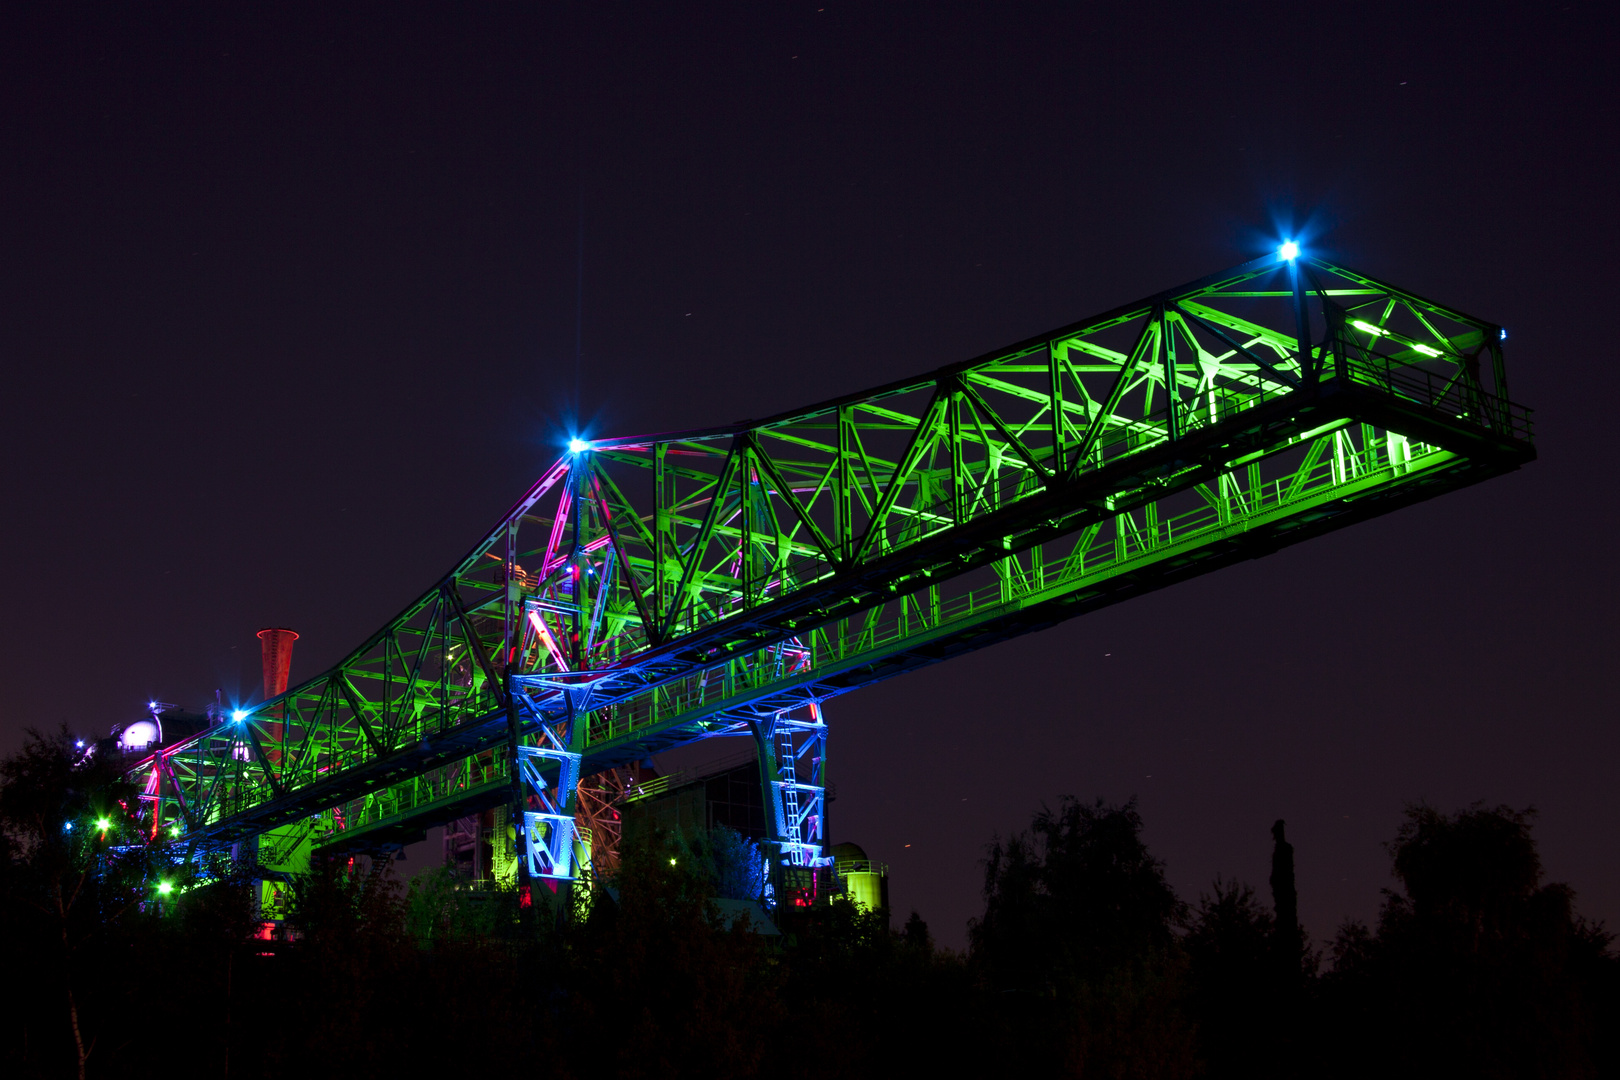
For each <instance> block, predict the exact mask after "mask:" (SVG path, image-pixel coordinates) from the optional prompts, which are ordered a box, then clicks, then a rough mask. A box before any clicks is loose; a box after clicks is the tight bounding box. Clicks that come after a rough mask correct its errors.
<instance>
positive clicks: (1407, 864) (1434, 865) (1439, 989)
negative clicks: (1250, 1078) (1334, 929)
mask: <svg viewBox="0 0 1620 1080" xmlns="http://www.w3.org/2000/svg"><path fill="white" fill-rule="evenodd" d="M1532 817H1533V811H1530V810H1525V811H1515V810H1513V809H1511V808H1509V807H1506V806H1495V807H1488V806H1485V805H1483V804H1476V805H1474V806H1473V807H1470V808H1469V809H1467V810H1463V811H1460V812H1458V813H1456V814H1444V813H1441V812H1440V811H1438V810H1436V809H1434V808H1432V807H1429V806H1422V805H1419V806H1413V807H1410V808H1409V809H1408V811H1407V816H1406V821H1405V823H1404V824H1403V825H1402V827H1401V830H1400V832H1399V833H1398V834H1397V836H1396V838H1395V840H1394V841H1393V842H1392V843H1391V844H1390V845H1389V850H1390V854H1391V855H1392V856H1393V862H1394V872H1395V876H1396V877H1397V878H1398V879H1399V880H1400V882H1401V885H1402V887H1403V890H1404V891H1403V892H1386V894H1385V902H1384V906H1383V910H1382V912H1381V913H1380V916H1379V922H1378V929H1377V933H1376V934H1372V933H1369V932H1368V931H1367V930H1366V928H1364V927H1361V926H1359V925H1355V924H1350V925H1347V926H1346V927H1345V928H1344V929H1343V930H1341V932H1340V934H1339V938H1338V940H1337V942H1336V943H1335V947H1334V956H1335V970H1334V973H1333V976H1332V978H1331V979H1330V980H1329V990H1330V996H1331V1001H1330V1003H1329V1004H1330V1012H1333V1013H1336V1014H1337V1015H1340V1016H1343V1017H1346V1018H1347V1019H1349V1020H1350V1021H1351V1024H1353V1025H1354V1026H1353V1027H1347V1028H1343V1029H1341V1031H1340V1036H1339V1037H1340V1039H1341V1040H1342V1046H1343V1048H1344V1050H1345V1054H1344V1055H1343V1058H1342V1059H1341V1061H1342V1064H1343V1066H1344V1070H1345V1072H1346V1073H1347V1074H1350V1073H1356V1072H1358V1071H1360V1072H1361V1074H1363V1075H1364V1074H1365V1070H1367V1069H1370V1068H1373V1067H1376V1068H1377V1069H1378V1070H1379V1071H1381V1072H1383V1073H1385V1074H1386V1075H1397V1076H1419V1075H1423V1076H1434V1075H1456V1076H1479V1077H1583V1076H1594V1075H1597V1072H1596V1069H1597V1062H1598V1057H1597V1053H1598V1046H1597V1039H1598V1036H1599V1034H1600V1027H1609V1026H1612V1025H1613V1024H1614V1022H1615V1017H1614V1016H1613V1015H1612V1014H1610V1015H1601V1014H1600V1011H1599V1010H1600V1009H1601V1008H1602V1007H1603V1004H1604V1002H1605V1000H1606V998H1605V995H1606V990H1605V987H1606V986H1607V987H1612V985H1613V979H1614V969H1615V961H1614V959H1613V957H1612V956H1610V954H1609V953H1608V951H1607V949H1608V945H1609V942H1610V940H1611V939H1610V936H1609V935H1608V934H1607V933H1605V932H1604V931H1603V930H1602V929H1601V928H1599V927H1593V926H1590V925H1588V924H1586V923H1585V922H1583V921H1582V920H1581V919H1579V918H1578V917H1577V916H1576V915H1575V914H1574V911H1573V906H1572V899H1573V895H1574V894H1573V892H1572V891H1571V890H1570V889H1569V887H1568V886H1566V885H1561V884H1547V885H1544V884H1542V880H1541V879H1542V867H1541V861H1540V858H1539V856H1538V854H1537V852H1536V845H1535V841H1534V839H1533V838H1532V836H1531V833H1530V829H1531V822H1532ZM1607 1000H1608V1002H1609V1007H1612V998H1610V999H1607Z"/></svg>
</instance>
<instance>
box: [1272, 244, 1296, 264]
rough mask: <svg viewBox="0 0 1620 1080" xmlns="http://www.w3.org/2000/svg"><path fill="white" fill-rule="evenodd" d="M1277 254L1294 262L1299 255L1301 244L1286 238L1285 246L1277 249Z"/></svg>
mask: <svg viewBox="0 0 1620 1080" xmlns="http://www.w3.org/2000/svg"><path fill="white" fill-rule="evenodd" d="M1277 254H1278V255H1279V256H1280V257H1281V258H1282V259H1283V260H1285V261H1287V262H1293V261H1294V259H1295V258H1296V257H1297V256H1298V255H1299V245H1298V244H1296V243H1294V242H1293V241H1292V240H1284V241H1283V246H1282V247H1280V248H1278V249H1277Z"/></svg>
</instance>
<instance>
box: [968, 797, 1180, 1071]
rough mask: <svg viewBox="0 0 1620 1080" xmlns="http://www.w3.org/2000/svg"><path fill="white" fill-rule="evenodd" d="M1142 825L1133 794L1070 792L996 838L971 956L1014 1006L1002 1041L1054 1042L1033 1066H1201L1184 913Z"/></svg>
mask: <svg viewBox="0 0 1620 1080" xmlns="http://www.w3.org/2000/svg"><path fill="white" fill-rule="evenodd" d="M1141 829H1142V819H1141V816H1140V815H1139V814H1138V813H1137V810H1136V803H1135V800H1132V801H1131V802H1128V803H1126V804H1125V805H1123V806H1108V805H1106V804H1105V803H1103V802H1102V801H1101V800H1098V801H1097V802H1096V803H1095V804H1087V803H1081V802H1079V801H1078V800H1075V799H1066V800H1064V801H1063V803H1062V804H1061V805H1060V806H1059V808H1058V809H1057V811H1056V812H1053V811H1052V810H1050V809H1047V808H1043V809H1042V810H1041V811H1040V812H1039V813H1037V814H1036V815H1035V818H1034V820H1033V821H1032V822H1031V824H1030V830H1029V832H1028V833H1023V834H1019V835H1016V836H1013V837H1011V838H1009V839H1008V840H1006V841H1005V842H1003V841H1001V840H996V841H993V842H992V843H991V845H990V848H989V851H988V854H987V857H986V860H985V885H984V893H985V913H984V915H983V917H981V918H979V919H976V920H974V921H973V922H972V923H971V924H970V926H969V937H970V941H971V949H972V951H971V959H972V962H973V964H974V966H975V968H976V970H977V971H978V972H979V973H980V975H981V977H982V978H983V979H984V980H985V981H986V982H987V983H988V985H989V987H990V988H992V989H993V990H995V991H997V992H998V993H999V994H1000V995H1001V996H1002V1000H1003V1001H1007V1002H1009V1003H1010V1010H1009V1012H1008V1013H1006V1014H1004V1019H1005V1020H1006V1021H1007V1022H1008V1025H1009V1026H1008V1028H1007V1029H1006V1037H1007V1038H1009V1039H1012V1040H1016V1041H1018V1042H1021V1043H1023V1044H1025V1045H1030V1046H1037V1045H1042V1044H1045V1045H1046V1046H1048V1047H1049V1048H1050V1053H1051V1054H1052V1057H1051V1058H1050V1059H1048V1060H1045V1061H1041V1060H1038V1059H1037V1060H1032V1061H1030V1062H1029V1063H1028V1067H1032V1068H1046V1069H1051V1068H1055V1067H1063V1068H1067V1069H1068V1070H1070V1071H1075V1072H1088V1071H1090V1072H1097V1073H1100V1074H1102V1075H1109V1074H1113V1075H1121V1076H1127V1075H1144V1076H1147V1075H1156V1076H1178V1075H1190V1073H1191V1070H1192V1069H1193V1067H1194V1059H1193V1041H1192V1029H1191V1026H1190V1024H1189V1023H1188V1021H1187V1019H1186V1017H1185V1016H1184V1015H1183V1010H1182V1005H1181V1002H1182V999H1183V997H1184V994H1185V989H1186V988H1185V975H1186V972H1185V962H1184V959H1183V956H1182V954H1181V951H1180V949H1179V947H1178V945H1177V942H1176V938H1175V931H1176V928H1177V927H1178V926H1180V925H1181V924H1182V923H1183V922H1184V921H1185V916H1186V908H1185V905H1183V904H1182V902H1181V901H1180V900H1179V899H1178V898H1177V897H1176V894H1175V892H1174V890H1172V889H1171V888H1170V886H1169V884H1168V883H1167V882H1166V881H1165V878H1164V867H1163V864H1161V863H1160V862H1159V861H1158V860H1157V859H1154V858H1153V857H1152V856H1151V855H1150V854H1149V853H1148V850H1147V846H1146V845H1145V844H1144V843H1143V842H1142V838H1141ZM1043 1029H1046V1030H1044V1031H1043ZM1054 1029H1055V1030H1057V1031H1060V1032H1062V1038H1061V1039H1060V1040H1059V1041H1058V1042H1057V1043H1056V1044H1053V1043H1052V1040H1051V1036H1050V1031H1051V1030H1054Z"/></svg>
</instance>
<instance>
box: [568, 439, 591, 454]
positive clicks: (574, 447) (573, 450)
mask: <svg viewBox="0 0 1620 1080" xmlns="http://www.w3.org/2000/svg"><path fill="white" fill-rule="evenodd" d="M590 448H591V444H590V443H588V442H586V441H585V440H584V439H569V440H568V452H569V453H570V454H578V453H582V452H584V451H586V450H589V449H590Z"/></svg>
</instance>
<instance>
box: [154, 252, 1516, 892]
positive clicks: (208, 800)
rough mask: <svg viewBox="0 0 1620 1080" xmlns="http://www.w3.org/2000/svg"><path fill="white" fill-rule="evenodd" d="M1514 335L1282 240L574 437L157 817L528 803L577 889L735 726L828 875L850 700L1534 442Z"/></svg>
mask: <svg viewBox="0 0 1620 1080" xmlns="http://www.w3.org/2000/svg"><path fill="white" fill-rule="evenodd" d="M1505 336H1506V335H1505V332H1504V331H1503V330H1502V328H1501V327H1500V326H1498V325H1496V324H1494V323H1490V322H1488V321H1485V320H1481V319H1477V318H1475V317H1473V316H1469V315H1466V314H1464V313H1462V312H1459V311H1457V310H1456V309H1453V308H1449V307H1446V306H1444V305H1441V304H1437V303H1435V302H1433V301H1430V300H1427V299H1425V298H1423V297H1420V296H1418V295H1416V294H1414V293H1412V292H1410V291H1407V290H1403V289H1401V288H1399V287H1397V286H1394V285H1391V284H1389V283H1387V282H1383V281H1380V280H1378V279H1375V278H1372V277H1370V276H1367V275H1364V274H1360V273H1358V272H1356V271H1353V270H1349V269H1346V268H1344V267H1338V266H1333V265H1331V264H1328V263H1326V262H1323V261H1321V260H1317V259H1313V258H1311V257H1309V256H1307V255H1306V254H1304V253H1300V252H1297V251H1296V252H1294V253H1293V257H1292V258H1289V257H1287V254H1286V253H1282V252H1279V253H1277V254H1273V255H1271V256H1267V257H1265V258H1262V259H1257V260H1254V261H1252V262H1249V263H1245V264H1243V265H1241V266H1238V267H1233V268H1231V269H1229V270H1225V271H1222V272H1220V273H1217V274H1213V275H1210V276H1209V277H1206V278H1203V279H1200V280H1199V281H1196V282H1192V283H1190V284H1188V285H1184V286H1180V287H1178V288H1176V289H1171V290H1167V291H1165V292H1163V293H1159V294H1156V295H1154V296H1151V297H1147V298H1145V299H1143V300H1140V301H1137V302H1135V303H1132V304H1128V305H1124V306H1122V307H1120V308H1117V309H1115V310H1113V311H1110V312H1105V313H1103V314H1102V315H1099V316H1096V317H1094V318H1090V319H1085V320H1081V321H1079V322H1076V323H1073V324H1070V325H1068V326H1065V327H1060V328H1058V329H1056V330H1053V331H1051V332H1049V333H1046V334H1042V335H1038V336H1036V337H1034V338H1031V339H1028V340H1026V341H1023V342H1019V343H1016V344H1014V345H1011V346H1008V347H1007V348H1004V349H999V350H996V351H994V352H992V353H989V354H986V355H985V356H982V357H979V358H977V359H974V360H970V361H967V362H963V363H958V364H952V365H949V366H947V367H944V368H939V369H937V370H935V371H932V372H929V373H927V374H925V375H921V376H917V377H915V378H911V379H905V380H901V381H898V382H895V383H891V384H888V385H886V386H882V387H878V388H876V389H874V390H869V391H865V392H863V393H859V394H853V395H849V396H846V397H843V398H838V399H834V400H832V401H828V402H823V403H820V404H818V405H814V406H811V407H809V408H807V409H801V410H795V411H793V412H789V413H784V414H782V415H780V416H776V417H771V418H769V419H766V420H763V421H757V422H748V423H742V424H736V425H730V426H727V427H722V428H712V429H704V430H697V431H684V432H676V433H670V434H662V435H652V436H638V437H627V438H614V439H594V440H589V441H586V440H583V439H577V440H574V441H573V442H572V443H571V445H570V450H569V453H568V454H566V455H565V456H564V457H562V458H561V459H560V460H558V461H557V462H556V463H555V464H553V465H552V466H551V468H549V469H548V470H547V471H546V472H545V474H544V475H543V476H542V477H541V478H540V480H539V481H537V482H536V484H535V485H534V486H533V487H531V488H530V490H529V491H528V492H526V493H525V494H524V496H523V498H522V499H520V500H519V501H518V502H517V504H515V505H514V506H513V507H512V508H511V510H509V511H508V513H507V514H506V515H505V516H504V517H503V518H502V519H501V521H500V522H499V523H498V524H497V525H496V526H495V528H494V529H492V530H491V531H490V532H489V533H488V534H486V536H485V537H484V539H483V540H482V541H480V543H479V544H478V545H477V546H475V547H474V548H473V550H472V551H471V552H469V553H468V555H467V556H466V557H465V558H464V559H463V560H462V561H461V562H460V563H458V564H457V565H456V567H455V568H454V569H453V570H452V571H451V572H450V573H449V574H448V575H446V577H445V578H443V579H442V580H441V581H439V582H438V583H437V584H436V585H435V586H434V587H433V588H431V589H429V590H428V591H427V592H426V593H424V594H422V595H421V596H420V597H418V598H417V599H416V600H415V601H414V602H413V603H412V604H410V605H409V606H407V607H406V609H405V610H404V611H402V612H401V613H400V614H399V615H398V616H397V617H396V618H395V619H393V620H392V621H390V622H389V623H388V624H387V625H386V626H385V627H383V628H382V629H381V630H379V631H378V632H377V633H376V634H374V635H372V636H371V637H370V638H368V639H367V640H366V641H365V642H363V643H362V644H361V645H360V647H359V648H357V649H356V650H355V651H354V652H353V653H351V654H350V655H349V656H347V657H346V658H344V660H343V661H341V662H340V663H339V664H337V665H335V666H334V667H333V668H331V669H329V670H328V671H326V672H323V673H321V674H319V675H317V676H315V677H314V678H312V679H309V680H306V681H305V682H303V683H301V684H300V685H298V686H295V687H293V688H291V689H289V690H288V691H287V692H286V693H284V694H280V695H277V696H276V697H274V698H272V699H271V700H269V701H267V702H264V703H262V704H259V705H256V706H253V707H251V708H244V709H243V710H242V712H243V713H244V716H243V717H242V718H241V719H240V720H239V721H238V722H235V723H232V724H228V725H227V724H221V725H217V726H215V727H213V728H210V729H209V730H208V731H206V732H203V733H201V734H199V735H197V736H196V737H194V738H191V739H188V740H185V741H183V742H181V743H177V744H174V745H171V746H166V747H164V748H162V749H161V750H160V751H158V752H156V753H155V754H153V755H151V756H149V757H147V758H145V759H143V760H142V761H141V762H140V763H139V764H137V765H136V766H135V772H136V773H137V774H138V775H139V776H140V778H141V779H143V781H145V782H146V783H147V785H148V786H147V793H148V798H147V799H146V801H145V803H144V813H145V814H146V815H147V821H148V823H149V827H150V829H151V830H152V835H154V836H155V835H158V834H159V832H162V833H164V834H165V835H166V834H167V833H168V832H170V831H171V830H177V831H178V833H179V835H180V838H181V840H182V841H183V842H184V843H187V844H190V845H193V846H203V847H206V846H209V845H220V844H226V843H232V842H236V841H241V840H245V839H251V838H257V837H267V838H269V839H270V840H271V841H272V842H274V843H280V842H281V839H279V838H285V837H288V836H290V835H291V832H292V831H293V830H297V829H301V828H303V827H304V825H305V824H306V823H308V822H310V821H311V820H314V821H315V822H316V825H315V826H314V827H313V828H311V830H310V832H309V833H308V834H307V836H306V837H305V838H304V839H301V840H299V841H298V842H299V843H303V844H307V845H313V846H319V847H321V848H323V849H326V850H332V851H363V850H376V849H385V848H386V847H388V846H389V845H397V844H398V843H400V842H402V840H403V839H405V838H408V837H410V836H412V835H415V834H417V833H419V832H420V830H421V829H422V828H423V827H425V826H427V825H432V824H437V823H440V822H443V821H446V820H450V819H453V818H456V817H459V816H461V815H463V814H466V813H470V812H472V811H474V810H477V809H480V808H486V807H490V806H495V805H499V804H507V805H516V806H518V807H520V808H521V809H522V815H521V816H520V817H519V821H520V822H521V827H522V830H523V834H524V835H523V838H522V843H521V844H520V847H521V849H522V850H523V851H524V852H525V853H526V857H525V858H524V859H522V860H520V865H521V869H522V872H523V873H524V874H533V875H534V876H537V877H550V878H555V879H559V880H570V879H572V878H573V877H575V876H577V874H578V867H579V865H580V859H581V852H580V850H579V845H578V844H577V843H574V841H575V840H576V837H575V836H574V833H573V830H572V829H571V828H570V827H569V826H568V825H567V824H566V819H569V818H570V817H571V816H572V815H573V814H574V813H575V811H576V801H575V793H574V792H575V788H576V787H577V786H578V782H579V778H580V777H581V776H586V777H589V776H592V775H594V774H597V773H599V772H600V771H602V770H606V769H611V768H614V767H618V766H624V765H628V764H630V763H632V762H635V761H639V760H641V759H644V758H646V757H648V756H650V755H653V754H656V753H659V752H661V751H663V750H667V749H670V748H672V747H675V746H680V745H685V744H689V743H692V742H695V741H699V740H705V739H711V738H723V737H739V738H749V739H752V740H753V742H754V745H755V746H756V748H757V750H758V752H759V756H760V763H761V770H760V771H761V783H762V784H764V785H766V790H765V791H764V792H763V794H764V796H765V798H766V803H767V807H768V808H769V813H768V816H769V817H770V819H771V824H772V827H773V830H774V833H775V835H774V837H773V842H774V844H775V846H776V848H777V852H778V858H779V860H780V862H781V863H782V864H784V865H785V866H787V867H813V866H814V865H815V864H816V863H817V861H818V860H820V859H822V858H823V854H822V852H823V848H824V844H825V839H826V835H825V804H826V798H825V761H826V726H825V723H824V715H823V713H822V708H823V703H824V702H826V701H827V700H828V699H829V698H832V697H834V696H836V695H838V694H841V693H845V692H848V691H849V690H852V689H856V688H858V687H860V686H865V685H870V684H871V683H873V682H876V681H879V680H881V679H885V678H890V677H892V676H894V675H898V674H903V673H905V672H907V671H912V670H915V669H917V668H919V667H922V666H925V665H928V664H932V663H938V662H941V661H944V660H948V659H950V658H951V657H953V656H957V655H961V654H962V653H964V652H967V651H971V650H973V649H977V648H981V647H983V646H985V645H988V644H992V643H995V642H998V641H1004V640H1007V639H1008V638H1011V637H1014V636H1017V635H1020V634H1023V633H1028V632H1030V631H1033V630H1039V629H1042V628H1044V627H1047V626H1051V625H1053V624H1055V623H1057V622H1059V621H1062V620H1063V619H1066V618H1071V617H1073V616H1075V615H1079V614H1083V613H1085V612H1087V611H1092V610H1096V609H1097V608H1099V607H1102V606H1106V605H1107V604H1111V603H1115V602H1118V601H1119V600H1122V599H1126V598H1129V597H1131V596H1136V595H1140V594H1142V593H1144V592H1148V591H1151V590H1154V589H1157V588H1161V587H1164V586H1166V585H1169V584H1173V583H1175V582H1176V581H1181V580H1185V579H1187V578H1189V577H1193V576H1196V575H1199V574H1202V573H1206V572H1209V571H1211V570H1214V569H1217V568H1219V567H1221V566H1225V565H1228V564H1230V563H1232V562H1236V561H1240V560H1245V559H1250V558H1255V557H1257V556H1259V555H1263V554H1265V553H1267V552H1270V551H1273V550H1275V549H1277V548H1278V547H1281V546H1284V545H1287V544H1291V543H1296V542H1298V541H1300V540H1304V539H1308V538H1310V537H1312V536H1316V535H1320V534H1322V533H1324V532H1327V531H1330V530H1333V529H1337V528H1342V527H1345V526H1347V525H1351V524H1354V523H1355V522H1358V521H1362V520H1366V519H1368V518H1370V517H1373V516H1376V515H1379V514H1383V513H1387V512H1390V511H1392V510H1395V509H1398V508H1400V507H1402V506H1406V505H1409V504H1411V503H1414V502H1418V501H1421V500H1423V499H1427V498H1431V497H1433V496H1435V495H1438V494H1442V493H1444V492H1446V491H1451V490H1455V489H1457V488H1460V487H1463V486H1467V485H1470V484H1473V483H1477V482H1479V481H1481V480H1484V479H1488V478H1489V477H1492V476H1496V475H1500V474H1501V473H1504V472H1508V471H1511V470H1513V469H1516V468H1518V467H1519V466H1520V465H1522V464H1524V463H1526V462H1528V461H1531V460H1533V459H1534V457H1535V450H1534V446H1533V440H1532V433H1531V424H1530V416H1529V412H1528V410H1526V409H1524V408H1523V407H1522V406H1520V405H1517V404H1515V403H1514V402H1513V401H1512V400H1511V399H1510V397H1509V396H1508V387H1507V375H1506V370H1505V367H1504V364H1503V356H1502V349H1503V345H1502V342H1503V340H1504V339H1505ZM1371 557H1378V553H1372V554H1371ZM514 762H516V763H518V765H519V767H518V768H512V767H511V765H512V763H514ZM570 844H573V845H574V846H573V850H572V851H570Z"/></svg>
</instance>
